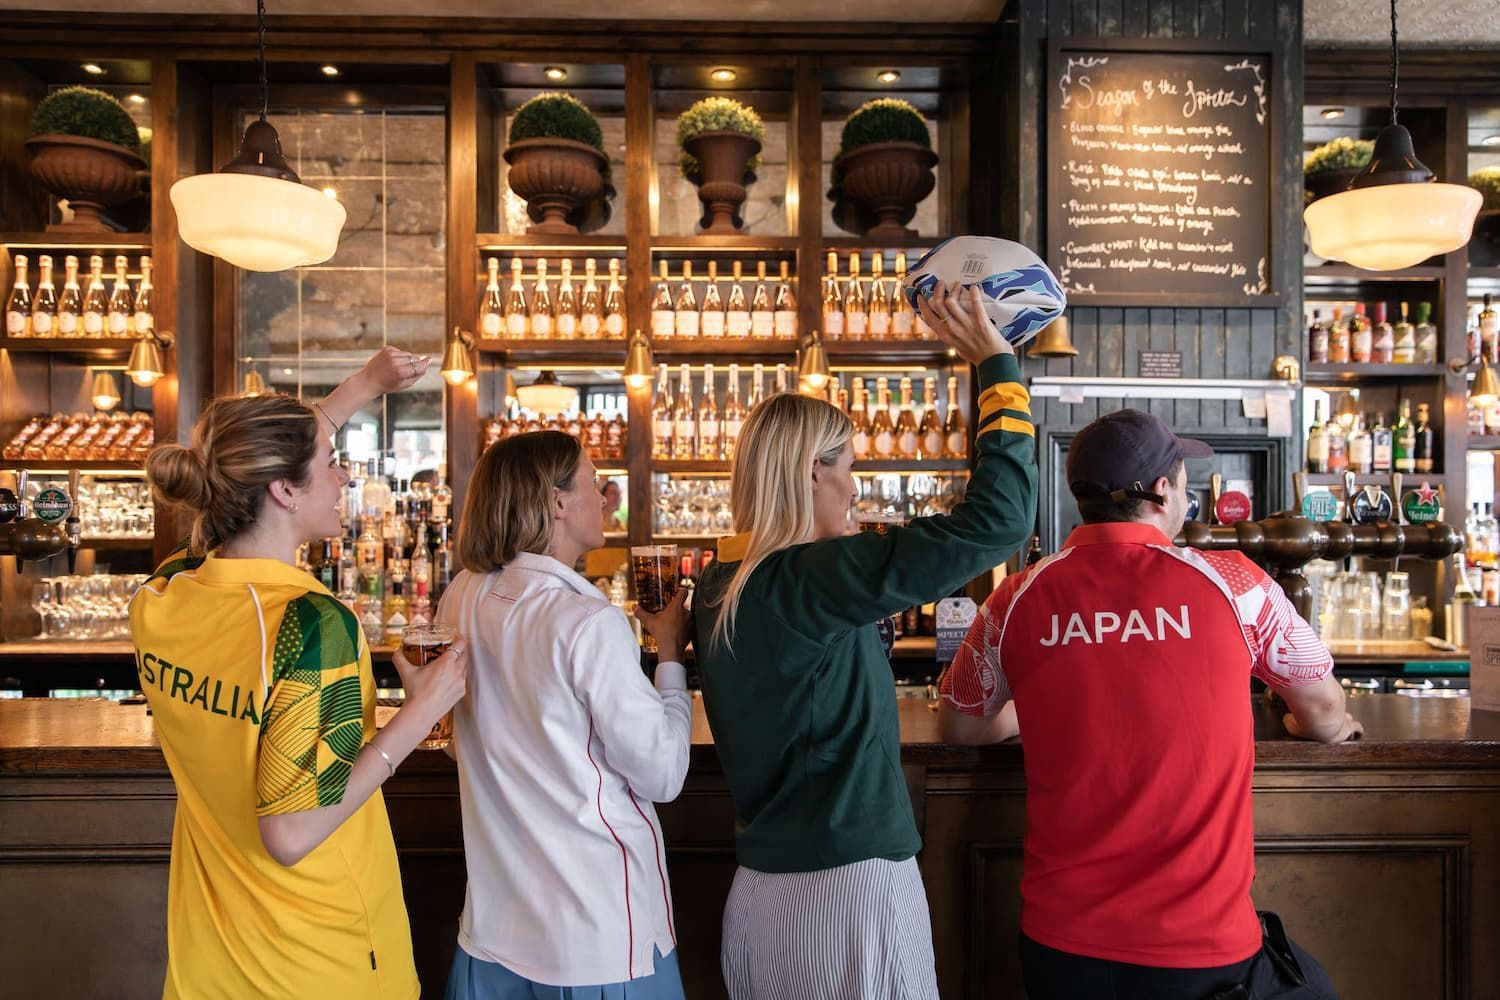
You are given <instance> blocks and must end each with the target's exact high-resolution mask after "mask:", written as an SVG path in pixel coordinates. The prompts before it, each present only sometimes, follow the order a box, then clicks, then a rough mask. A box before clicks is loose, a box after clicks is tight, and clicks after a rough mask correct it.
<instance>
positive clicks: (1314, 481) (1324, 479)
mask: <svg viewBox="0 0 1500 1000" xmlns="http://www.w3.org/2000/svg"><path fill="white" fill-rule="evenodd" d="M1447 479H1448V477H1447V476H1446V475H1444V474H1443V473H1441V472H1403V473H1401V489H1402V490H1403V491H1405V490H1414V489H1416V488H1417V487H1418V486H1421V485H1422V484H1423V483H1424V482H1426V483H1429V484H1431V485H1433V486H1441V485H1443V484H1444V483H1446V482H1447ZM1307 483H1308V485H1309V486H1343V485H1344V474H1343V473H1342V472H1309V473H1308V474H1307ZM1354 485H1355V486H1371V485H1374V486H1379V487H1382V488H1384V489H1390V486H1391V474H1390V473H1389V472H1371V473H1368V474H1366V473H1361V472H1357V473H1355V474H1354Z"/></svg>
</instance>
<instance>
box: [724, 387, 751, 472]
mask: <svg viewBox="0 0 1500 1000" xmlns="http://www.w3.org/2000/svg"><path fill="white" fill-rule="evenodd" d="M745 416H746V414H745V407H744V404H742V403H741V402H740V366H739V365H737V364H730V366H729V385H728V388H727V392H726V393H725V397H724V424H723V432H722V434H723V438H724V457H725V458H726V459H727V460H729V461H733V460H734V452H735V449H736V448H737V447H738V446H739V443H740V428H741V427H742V426H743V425H744V423H745Z"/></svg>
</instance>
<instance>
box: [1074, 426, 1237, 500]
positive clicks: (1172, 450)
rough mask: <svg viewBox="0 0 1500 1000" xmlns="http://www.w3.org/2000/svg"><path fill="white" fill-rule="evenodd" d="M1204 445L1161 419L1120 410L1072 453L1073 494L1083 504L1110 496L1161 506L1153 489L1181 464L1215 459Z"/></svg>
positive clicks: (1080, 438) (1081, 436)
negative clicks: (1085, 501) (1177, 432)
mask: <svg viewBox="0 0 1500 1000" xmlns="http://www.w3.org/2000/svg"><path fill="white" fill-rule="evenodd" d="M1213 453H1214V450H1213V449H1212V448H1210V447H1209V446H1208V445H1206V444H1204V443H1203V442H1202V441H1195V440H1193V439H1192V438H1181V437H1178V436H1177V435H1176V434H1173V433H1172V429H1171V428H1170V427H1168V426H1167V425H1166V424H1165V423H1164V422H1163V421H1162V420H1161V418H1160V417H1156V416H1153V415H1151V414H1149V413H1145V412H1142V411H1141V410H1116V411H1115V412H1114V413H1106V414H1105V415H1104V416H1102V417H1100V418H1099V419H1098V420H1095V421H1094V422H1093V423H1091V424H1089V425H1088V426H1087V427H1085V428H1084V429H1083V430H1081V431H1079V432H1078V435H1077V436H1076V437H1074V438H1073V443H1072V444H1071V445H1069V447H1068V488H1069V489H1070V490H1072V491H1073V495H1074V496H1075V497H1079V498H1086V497H1090V498H1092V497H1102V496H1106V495H1107V496H1108V497H1109V498H1110V499H1111V500H1114V501H1116V502H1119V501H1121V500H1126V499H1136V500H1152V501H1154V502H1156V503H1161V502H1163V501H1162V497H1161V496H1160V494H1157V493H1153V492H1151V489H1150V486H1151V484H1152V483H1154V482H1156V480H1157V479H1158V478H1160V477H1162V476H1165V475H1167V473H1169V472H1170V471H1171V469H1172V466H1174V465H1176V464H1177V460H1178V459H1181V458H1210V457H1212V456H1213Z"/></svg>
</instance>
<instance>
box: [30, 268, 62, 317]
mask: <svg viewBox="0 0 1500 1000" xmlns="http://www.w3.org/2000/svg"><path fill="white" fill-rule="evenodd" d="M37 271H38V272H39V273H38V274H37V284H36V297H35V298H34V299H32V302H31V335H32V336H33V337H55V336H57V289H56V288H54V287H53V285H52V258H51V257H50V256H48V255H47V254H42V255H41V256H40V257H38V258H37Z"/></svg>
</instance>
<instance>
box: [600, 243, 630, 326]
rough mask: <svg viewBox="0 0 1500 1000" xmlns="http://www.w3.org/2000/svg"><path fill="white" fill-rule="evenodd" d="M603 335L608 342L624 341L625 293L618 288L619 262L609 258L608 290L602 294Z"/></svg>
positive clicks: (616, 259)
mask: <svg viewBox="0 0 1500 1000" xmlns="http://www.w3.org/2000/svg"><path fill="white" fill-rule="evenodd" d="M604 335H605V336H606V337H608V338H609V339H610V340H624V339H625V292H624V290H623V289H621V288H620V261H619V259H618V258H614V257H612V258H610V261H609V289H608V290H607V291H606V292H605V293H604Z"/></svg>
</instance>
